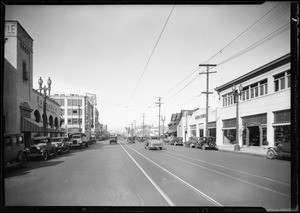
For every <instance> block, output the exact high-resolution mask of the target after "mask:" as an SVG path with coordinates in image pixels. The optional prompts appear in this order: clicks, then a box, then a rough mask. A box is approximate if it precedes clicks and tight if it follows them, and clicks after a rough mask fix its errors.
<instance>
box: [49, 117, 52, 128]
mask: <svg viewBox="0 0 300 213" xmlns="http://www.w3.org/2000/svg"><path fill="white" fill-rule="evenodd" d="M49 125H50V127H51V128H52V127H53V116H52V115H50V116H49Z"/></svg>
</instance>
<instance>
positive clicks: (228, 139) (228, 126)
mask: <svg viewBox="0 0 300 213" xmlns="http://www.w3.org/2000/svg"><path fill="white" fill-rule="evenodd" d="M222 130H223V143H224V144H235V142H236V119H235V118H233V119H227V120H223V128H222Z"/></svg>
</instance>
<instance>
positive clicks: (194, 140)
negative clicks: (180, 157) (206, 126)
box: [183, 136, 198, 148]
mask: <svg viewBox="0 0 300 213" xmlns="http://www.w3.org/2000/svg"><path fill="white" fill-rule="evenodd" d="M197 141H198V138H197V137H195V136H192V137H189V140H188V141H185V142H184V143H183V145H184V147H189V148H193V147H196V143H197Z"/></svg>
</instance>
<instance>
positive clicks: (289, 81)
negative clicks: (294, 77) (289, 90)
mask: <svg viewBox="0 0 300 213" xmlns="http://www.w3.org/2000/svg"><path fill="white" fill-rule="evenodd" d="M286 77H287V87H291V72H290V71H288V72H287V76H286Z"/></svg>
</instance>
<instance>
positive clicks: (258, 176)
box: [165, 151, 291, 186]
mask: <svg viewBox="0 0 300 213" xmlns="http://www.w3.org/2000/svg"><path fill="white" fill-rule="evenodd" d="M165 152H168V153H172V154H175V155H179V156H182V157H185V158H189V159H192V160H195V161H199V162H202V163H206V164H209V165H213V166H217V167H221V168H224V169H228V170H232V171H235V172H239V173H243V174H246V175H250V176H253V177H257V178H261V179H265V180H268V181H272V182H276V183H280V184H283V185H287V186H290V185H291V184H289V183H285V182H282V181H278V180H274V179H272V178H267V177H263V176H260V175H255V174H252V173H248V172H244V171H240V170H237V169H233V168H229V167H226V166H222V165H219V164H214V163H209V162H207V161H203V160H199V159H196V158H192V157H188V156H185V155H181V154H178V153H173V152H169V151H165Z"/></svg>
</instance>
